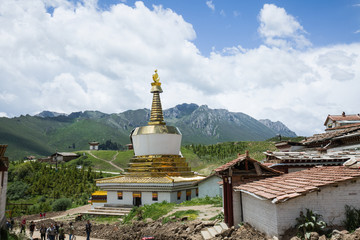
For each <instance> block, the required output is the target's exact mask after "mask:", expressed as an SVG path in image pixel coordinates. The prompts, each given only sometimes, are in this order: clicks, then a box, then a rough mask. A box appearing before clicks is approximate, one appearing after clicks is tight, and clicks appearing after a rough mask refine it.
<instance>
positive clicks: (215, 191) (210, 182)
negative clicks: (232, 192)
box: [196, 173, 222, 198]
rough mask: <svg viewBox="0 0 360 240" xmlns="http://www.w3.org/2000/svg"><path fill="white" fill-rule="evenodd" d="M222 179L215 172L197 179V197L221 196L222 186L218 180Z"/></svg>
mask: <svg viewBox="0 0 360 240" xmlns="http://www.w3.org/2000/svg"><path fill="white" fill-rule="evenodd" d="M221 181H222V179H221V178H220V177H219V176H217V175H215V173H213V174H211V175H209V176H207V177H206V178H204V179H202V180H200V181H198V182H197V183H196V185H197V186H198V192H199V193H198V197H199V198H204V197H206V196H209V197H216V196H220V197H222V188H221V185H220V184H219V182H221Z"/></svg>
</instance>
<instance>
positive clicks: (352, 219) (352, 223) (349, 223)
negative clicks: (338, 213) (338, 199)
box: [343, 205, 360, 232]
mask: <svg viewBox="0 0 360 240" xmlns="http://www.w3.org/2000/svg"><path fill="white" fill-rule="evenodd" d="M343 223H344V226H345V227H346V229H347V230H348V231H350V232H351V231H354V230H355V229H357V228H358V227H359V226H360V209H356V208H354V207H351V206H348V205H346V206H345V221H344V222H343Z"/></svg>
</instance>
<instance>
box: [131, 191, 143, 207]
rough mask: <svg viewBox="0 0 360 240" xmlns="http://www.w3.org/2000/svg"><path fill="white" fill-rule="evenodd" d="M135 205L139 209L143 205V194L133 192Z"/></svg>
mask: <svg viewBox="0 0 360 240" xmlns="http://www.w3.org/2000/svg"><path fill="white" fill-rule="evenodd" d="M133 205H134V206H137V207H139V206H140V205H141V192H133Z"/></svg>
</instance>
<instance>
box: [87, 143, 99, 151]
mask: <svg viewBox="0 0 360 240" xmlns="http://www.w3.org/2000/svg"><path fill="white" fill-rule="evenodd" d="M89 145H90V150H96V151H97V150H99V145H100V143H98V142H89Z"/></svg>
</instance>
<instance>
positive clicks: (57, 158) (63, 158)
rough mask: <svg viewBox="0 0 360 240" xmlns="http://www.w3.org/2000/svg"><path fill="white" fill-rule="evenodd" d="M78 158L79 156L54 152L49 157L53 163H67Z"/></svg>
mask: <svg viewBox="0 0 360 240" xmlns="http://www.w3.org/2000/svg"><path fill="white" fill-rule="evenodd" d="M78 157H80V155H79V154H77V153H72V152H56V153H54V154H53V155H51V159H52V161H53V162H68V161H71V160H73V159H76V158H78Z"/></svg>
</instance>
